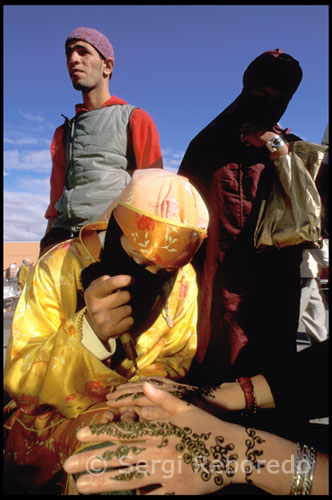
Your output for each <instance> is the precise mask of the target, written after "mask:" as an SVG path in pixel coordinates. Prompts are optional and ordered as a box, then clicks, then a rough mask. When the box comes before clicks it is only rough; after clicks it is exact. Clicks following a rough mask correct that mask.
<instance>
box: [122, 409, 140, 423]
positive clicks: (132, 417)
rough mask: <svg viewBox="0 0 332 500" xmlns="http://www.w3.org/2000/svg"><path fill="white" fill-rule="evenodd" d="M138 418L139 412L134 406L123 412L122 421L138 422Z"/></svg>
mask: <svg viewBox="0 0 332 500" xmlns="http://www.w3.org/2000/svg"><path fill="white" fill-rule="evenodd" d="M137 420H138V414H137V413H136V412H135V410H133V409H132V408H129V409H128V410H125V411H123V412H121V415H120V422H136V421H137Z"/></svg>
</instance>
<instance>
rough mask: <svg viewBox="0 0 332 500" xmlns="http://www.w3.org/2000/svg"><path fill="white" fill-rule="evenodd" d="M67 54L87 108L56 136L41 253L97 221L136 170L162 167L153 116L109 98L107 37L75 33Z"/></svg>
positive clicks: (110, 67)
mask: <svg viewBox="0 0 332 500" xmlns="http://www.w3.org/2000/svg"><path fill="white" fill-rule="evenodd" d="M65 50H66V58H67V69H68V73H69V77H70V79H71V81H72V84H73V87H74V88H75V89H76V90H79V91H81V93H82V99H83V103H82V104H78V105H76V115H75V117H74V118H72V119H71V120H69V119H68V118H67V117H65V122H64V124H63V125H62V126H60V127H58V128H57V129H56V130H55V133H54V136H53V140H52V144H51V155H52V173H51V178H50V183H51V191H50V203H49V206H48V208H47V210H46V213H45V217H46V219H47V220H48V224H47V228H46V234H45V236H44V237H43V238H42V240H41V242H40V254H43V253H45V252H46V251H47V249H48V248H51V246H53V245H55V244H56V243H58V242H60V241H64V240H66V239H68V238H72V237H74V236H77V235H78V233H79V231H80V229H81V228H82V226H83V225H84V224H87V223H89V222H94V221H96V220H97V219H98V217H99V216H100V215H101V214H102V213H103V212H104V211H105V210H106V208H107V207H108V205H109V203H110V202H111V201H112V200H115V198H116V197H117V196H119V194H120V193H121V191H122V190H123V189H124V188H125V187H126V185H127V184H128V183H129V181H130V178H131V175H132V173H133V171H134V170H135V169H142V168H154V167H158V168H163V163H162V156H161V149H160V143H159V134H158V131H157V128H156V126H155V124H154V122H153V120H152V119H151V117H150V116H149V115H148V113H147V112H146V111H144V110H142V109H140V108H138V107H136V106H133V105H131V104H128V103H126V102H125V101H124V100H123V99H120V98H118V97H116V96H114V95H113V96H111V94H110V92H109V81H110V79H111V77H112V75H113V67H114V50H113V47H112V45H111V43H110V41H109V40H108V38H107V37H106V36H105V35H103V34H102V33H100V32H99V31H97V30H95V29H93V28H86V27H81V28H77V29H75V30H74V31H72V32H71V33H70V35H69V36H68V38H67V39H66V43H65Z"/></svg>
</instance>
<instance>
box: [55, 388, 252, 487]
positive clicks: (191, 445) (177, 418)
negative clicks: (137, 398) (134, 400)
mask: <svg viewBox="0 0 332 500" xmlns="http://www.w3.org/2000/svg"><path fill="white" fill-rule="evenodd" d="M143 391H144V394H145V397H146V398H147V400H148V401H149V404H150V405H151V404H154V405H155V406H158V407H160V408H162V409H163V410H164V412H165V414H167V415H168V417H167V418H166V419H163V420H160V421H157V422H150V421H141V422H119V423H116V422H114V423H113V422H109V423H106V424H96V425H91V426H90V427H84V428H83V429H80V431H79V432H78V434H77V437H78V439H79V440H80V441H82V442H86V443H88V442H93V443H97V442H100V443H104V442H105V441H106V442H107V441H108V442H109V446H107V445H106V444H105V449H103V451H102V450H98V455H99V457H100V458H99V460H100V469H103V473H102V474H98V475H97V474H92V473H91V472H90V471H89V469H88V464H89V463H90V461H91V460H92V459H93V458H96V452H95V451H93V450H91V451H86V452H83V453H80V454H77V455H73V456H72V457H70V458H69V459H67V461H66V462H65V464H64V468H65V470H66V472H68V473H78V472H88V474H84V475H82V476H81V477H80V478H79V479H78V481H77V488H78V490H79V491H80V492H81V493H101V492H113V491H120V490H133V489H136V488H143V489H144V488H145V487H150V486H152V485H155V488H156V489H154V490H153V492H152V493H153V494H156V493H157V494H167V493H168V494H169V493H174V494H189V495H190V494H195V495H197V494H201V495H203V494H208V493H212V492H214V491H217V490H219V489H220V488H223V487H224V486H227V485H229V484H230V483H231V482H242V483H243V482H245V481H246V477H245V473H244V470H245V469H244V468H243V467H239V466H237V465H238V464H239V461H240V460H244V461H245V460H246V459H247V457H246V444H245V443H246V439H247V438H248V434H247V433H246V430H245V429H244V428H243V427H241V426H238V425H236V424H232V423H229V422H223V421H221V420H219V419H217V418H216V417H214V416H212V415H210V414H209V413H207V412H205V411H203V410H201V409H200V408H198V407H196V406H194V405H188V404H187V403H186V402H185V401H181V400H179V399H177V398H176V397H174V396H172V395H171V394H169V393H167V392H164V391H162V390H160V389H157V388H156V387H154V386H152V385H151V384H148V383H145V384H143ZM254 446H255V447H257V446H259V441H258V440H255V441H254ZM121 447H122V448H121ZM133 447H134V448H133ZM121 449H125V450H126V454H123V455H122V456H121V457H120V450H121ZM132 450H135V453H133V451H132ZM250 451H251V453H252V452H253V450H250ZM256 456H258V453H256ZM109 467H112V468H113V469H112V470H109Z"/></svg>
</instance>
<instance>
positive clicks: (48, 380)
mask: <svg viewBox="0 0 332 500" xmlns="http://www.w3.org/2000/svg"><path fill="white" fill-rule="evenodd" d="M106 227H107V222H98V223H94V224H89V225H88V226H86V227H85V228H83V230H82V231H81V233H80V237H79V238H75V239H73V240H68V241H66V242H63V243H60V244H59V245H57V246H56V247H54V248H52V249H51V250H50V251H49V252H48V253H46V254H45V255H44V256H43V257H42V258H41V259H40V260H39V261H38V262H37V264H36V266H35V268H34V270H33V272H32V273H31V274H30V276H29V280H28V282H27V285H26V287H25V290H24V292H23V294H22V296H21V297H20V300H19V302H18V304H17V308H16V311H15V315H14V318H13V323H12V332H11V337H10V340H9V343H8V347H7V356H6V363H5V370H4V372H5V373H4V375H5V376H4V388H5V390H6V391H7V392H8V393H9V395H10V396H11V397H13V398H14V400H15V403H13V402H12V403H10V404H9V407H10V408H11V409H13V407H15V406H17V408H16V410H14V413H13V414H12V415H11V416H10V418H9V419H8V420H7V422H6V424H5V428H6V429H7V430H12V432H11V433H10V434H11V435H10V439H9V440H8V442H9V443H10V444H9V445H8V446H7V455H6V456H7V460H9V461H10V460H12V459H13V457H14V458H15V460H16V463H20V464H21V463H22V464H23V463H27V462H26V461H27V455H26V453H25V454H24V450H23V449H22V446H23V447H24V446H25V445H24V440H25V442H27V439H26V437H27V436H28V435H29V439H28V440H29V442H30V448H32V446H36V443H35V441H33V445H32V446H31V439H37V440H38V442H39V446H40V447H41V448H40V450H39V451H38V453H39V455H40V452H41V450H42V448H43V446H46V448H47V453H49V452H50V446H51V445H52V446H53V445H54V436H53V434H52V432H53V430H52V429H53V427H54V432H56V428H57V427H58V426H59V425H60V424H61V429H62V431H61V432H62V433H64V434H65V433H66V430H65V427H64V424H66V423H68V425H70V428H71V429H72V431H71V433H72V436H75V434H76V430H77V427H78V426H75V422H73V420H72V419H77V424H78V425H79V426H82V425H87V423H89V420H86V418H84V419H83V420H82V418H79V417H80V416H81V417H82V416H83V417H84V416H85V417H88V418H89V412H90V415H92V413H94V408H96V407H97V408H101V409H105V408H106V405H105V404H101V403H102V402H104V401H105V400H106V398H105V396H106V394H107V393H108V392H110V391H112V390H113V389H114V387H115V386H116V385H119V384H121V383H124V382H126V381H127V380H130V381H134V380H136V379H137V375H135V374H134V373H135V369H134V366H133V362H132V361H130V360H128V359H125V360H123V361H122V362H121V364H120V368H119V369H118V370H117V371H115V370H112V369H110V368H109V366H108V364H107V362H105V361H100V360H99V359H98V358H97V357H96V356H95V355H94V354H93V353H92V352H90V351H89V350H88V349H86V348H85V347H84V346H83V345H82V343H81V335H82V322H83V315H84V311H85V307H83V308H81V309H79V307H80V306H79V303H78V300H77V297H78V295H79V294H80V293H81V296H82V293H83V292H82V287H81V284H80V273H81V270H82V269H83V268H85V267H87V266H88V265H90V264H91V263H92V262H95V261H96V259H97V256H98V255H99V251H100V244H99V239H98V237H97V231H96V230H105V229H106ZM196 299H197V285H196V275H195V271H194V269H193V267H192V266H191V264H187V265H186V266H184V267H182V268H180V269H179V272H178V275H177V278H176V282H175V285H174V287H173V289H172V292H171V294H170V295H169V298H168V301H167V304H166V306H165V308H164V309H163V311H162V313H161V314H160V316H159V317H158V318H157V319H156V321H155V322H154V323H153V325H152V326H151V327H150V328H149V329H148V330H147V331H145V332H144V333H142V334H141V335H140V336H139V337H138V338H137V339H136V350H137V354H138V359H137V363H138V367H139V369H140V375H141V376H142V377H146V376H164V377H169V378H171V379H179V378H182V377H183V376H184V375H185V374H186V372H187V371H188V369H189V367H190V364H191V362H192V360H193V357H194V356H195V353H196V347H197V333H196V321H197V304H196ZM119 371H121V374H120V373H118V372H119ZM91 412H92V413H91ZM82 422H83V423H82ZM17 426H20V427H21V429H20V431H19V433H18V434H20V435H21V437H20V438H19V439H17V441H19V443H18V444H17V446H18V447H19V448H17V447H16V444H15V436H14V435H13V431H14V430H15V428H16V432H17ZM42 429H47V435H43V433H42V432H41V431H42ZM58 431H59V429H58ZM58 431H57V434H56V436H57V437H56V439H57V440H58V439H59V436H58V434H59V432H58ZM18 434H17V435H18ZM64 434H63V435H64ZM31 435H32V436H33V438H32V437H31ZM52 436H53V437H52ZM46 438H47V439H46ZM74 441H75V439H74ZM50 443H51V444H50ZM7 444H8V443H7ZM76 445H77V443H76V444H74V442H73V443H72V444H71V445H68V443H67V445H66V447H65V451H64V449H61V450H62V451H61V453H60V456H59V449H60V448H59V449H58V448H57V447H56V451H55V452H54V453H55V454H56V455H57V460H58V464H59V467H61V464H62V463H63V462H64V460H65V459H66V458H67V456H66V455H68V453H71V452H73V450H74V449H75V448H76ZM30 448H29V449H30ZM32 455H33V454H32ZM20 456H21V457H22V458H21V459H20V458H19V457H20ZM23 457H24V458H23ZM59 460H60V462H59ZM30 463H31V462H30ZM59 467H58V470H59ZM55 469H56V467H55V468H54V470H55ZM41 477H42V476H41ZM49 477H51V476H50V475H49V474H47V478H48V479H49ZM40 480H41V479H39V482H40Z"/></svg>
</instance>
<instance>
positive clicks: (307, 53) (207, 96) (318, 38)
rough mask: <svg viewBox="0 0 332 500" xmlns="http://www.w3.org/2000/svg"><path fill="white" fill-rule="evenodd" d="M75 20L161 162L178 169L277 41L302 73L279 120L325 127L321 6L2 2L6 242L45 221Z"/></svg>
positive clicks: (23, 237) (297, 126)
mask: <svg viewBox="0 0 332 500" xmlns="http://www.w3.org/2000/svg"><path fill="white" fill-rule="evenodd" d="M79 26H89V27H92V28H95V29H98V30H99V31H101V32H103V33H104V34H105V35H106V36H108V38H109V39H110V41H111V43H112V45H113V47H114V51H115V66H114V73H113V78H112V80H111V84H110V93H111V95H117V96H118V97H121V98H122V99H124V100H126V101H127V102H129V103H130V104H134V105H136V106H139V107H141V108H143V109H145V110H146V111H147V112H148V113H149V114H150V115H151V116H152V118H153V120H154V121H155V123H156V125H157V128H158V131H159V134H160V142H161V148H162V153H163V157H164V166H165V168H168V169H173V170H175V171H176V170H177V168H178V166H179V164H180V162H181V159H182V157H183V154H184V152H185V150H186V148H187V146H188V144H189V142H190V140H191V139H192V138H193V137H194V136H195V135H196V134H197V133H198V132H199V131H200V130H201V129H202V128H203V127H204V126H205V125H207V124H208V123H209V122H210V121H211V120H212V119H213V118H214V117H215V116H216V115H217V114H219V113H220V112H221V111H222V110H223V109H224V108H226V106H228V105H229V104H230V103H231V102H232V101H233V100H234V99H235V98H236V97H237V96H238V95H239V93H240V92H241V89H242V76H243V72H244V71H245V69H246V68H247V66H248V65H249V63H250V62H251V61H252V60H253V59H254V58H255V57H256V56H258V55H259V54H261V53H262V52H264V51H265V50H270V49H274V48H277V47H279V48H281V49H282V50H284V51H285V52H287V53H289V54H291V55H292V56H293V57H295V58H296V59H297V60H298V61H299V62H300V64H301V67H302V69H303V73H304V76H303V80H302V83H301V85H300V87H299V89H298V91H297V92H296V94H295V95H294V96H293V99H292V100H291V102H290V104H289V106H288V109H287V111H286V113H285V114H284V116H283V118H282V120H281V124H282V125H283V126H285V127H286V126H287V127H290V128H291V129H292V131H293V132H294V133H296V134H297V135H299V136H300V137H302V139H304V140H310V141H313V142H319V143H320V142H321V139H322V136H323V133H324V130H325V127H326V126H327V124H328V6H327V5H318V6H316V5H207V6H205V5H204V6H203V5H108V6H107V5H97V6H92V5H69V6H64V5H32V6H29V5H8V6H6V5H5V6H4V240H5V241H38V240H39V239H40V238H41V237H42V236H43V234H44V232H45V228H46V219H45V218H44V213H45V210H46V208H47V206H48V200H49V177H50V173H51V158H50V152H49V147H50V143H51V140H52V136H53V133H54V130H55V128H56V127H57V126H58V125H60V124H61V123H62V121H63V118H62V117H61V113H63V114H65V115H67V116H69V117H72V116H73V115H74V107H75V104H76V103H78V102H81V94H80V92H78V91H76V90H74V89H73V87H72V84H71V82H70V80H69V77H68V74H67V69H66V64H65V53H64V43H65V39H66V37H67V36H68V34H69V33H70V32H71V31H72V30H73V29H75V28H77V27H79Z"/></svg>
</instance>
